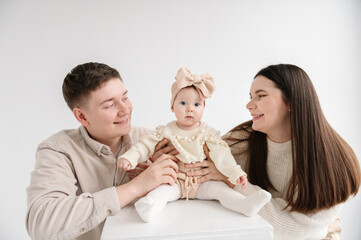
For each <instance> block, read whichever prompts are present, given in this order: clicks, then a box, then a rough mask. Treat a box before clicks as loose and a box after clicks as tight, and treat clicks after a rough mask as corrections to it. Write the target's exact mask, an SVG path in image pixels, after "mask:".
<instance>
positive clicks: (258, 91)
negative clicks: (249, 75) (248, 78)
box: [255, 89, 267, 93]
mask: <svg viewBox="0 0 361 240" xmlns="http://www.w3.org/2000/svg"><path fill="white" fill-rule="evenodd" d="M260 92H267V91H266V90H263V89H259V90H257V91H255V93H260Z"/></svg>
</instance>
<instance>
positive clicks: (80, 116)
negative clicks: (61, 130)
mask: <svg viewBox="0 0 361 240" xmlns="http://www.w3.org/2000/svg"><path fill="white" fill-rule="evenodd" d="M73 114H74V116H75V118H76V120H78V122H79V123H80V124H81V125H83V126H84V127H87V126H89V125H90V123H89V121H88V119H87V118H86V116H85V114H84V110H82V109H80V108H78V107H76V108H74V109H73Z"/></svg>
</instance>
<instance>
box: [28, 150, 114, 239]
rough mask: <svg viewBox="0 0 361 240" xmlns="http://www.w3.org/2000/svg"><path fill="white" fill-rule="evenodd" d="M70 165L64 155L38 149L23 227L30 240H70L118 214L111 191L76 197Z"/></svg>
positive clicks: (72, 171) (112, 189) (74, 181)
mask: <svg viewBox="0 0 361 240" xmlns="http://www.w3.org/2000/svg"><path fill="white" fill-rule="evenodd" d="M77 191H78V183H77V180H76V178H75V173H74V169H73V165H72V162H71V161H70V159H69V158H68V156H67V155H66V154H64V153H61V152H57V151H55V150H52V149H48V148H42V149H38V151H37V154H36V165H35V170H34V171H33V172H32V174H31V182H30V186H29V187H28V188H27V196H28V202H27V205H28V209H27V219H26V227H27V231H28V233H29V235H30V237H31V238H32V239H73V238H76V237H78V236H80V235H82V234H84V233H85V232H87V231H89V230H91V229H93V228H95V227H96V226H98V225H99V224H100V223H101V222H103V221H104V220H105V219H106V217H107V216H108V215H110V214H112V213H115V212H117V211H119V210H120V207H119V201H118V197H117V193H116V190H115V188H114V187H110V188H106V189H104V190H102V191H99V192H95V193H93V194H90V193H83V194H81V195H78V196H77V194H76V193H77Z"/></svg>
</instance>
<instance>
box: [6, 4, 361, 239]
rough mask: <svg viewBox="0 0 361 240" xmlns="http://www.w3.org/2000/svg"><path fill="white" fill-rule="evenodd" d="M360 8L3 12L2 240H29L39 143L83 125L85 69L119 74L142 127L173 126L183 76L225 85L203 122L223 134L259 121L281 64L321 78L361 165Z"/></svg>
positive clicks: (354, 222) (30, 8)
mask: <svg viewBox="0 0 361 240" xmlns="http://www.w3.org/2000/svg"><path fill="white" fill-rule="evenodd" d="M360 42H361V1H357V0H354V1H352V0H339V1H337V0H319V1H305V0H302V1H287V0H283V1H282V0H277V1H267V0H264V1H261V0H253V1H251V0H249V1H242V0H239V1H236V0H228V1H223V0H203V1H200V0H198V1H191V0H186V1H174V0H154V1H140V0H129V1H111V0H108V1H93V0H92V1H89V0H86V1H85V0H84V1H54V0H48V1H25V0H24V1H5V0H1V1H0V80H1V86H0V104H1V105H0V113H1V117H0V130H1V131H0V133H1V140H0V141H1V144H0V147H1V153H2V157H1V164H2V167H1V168H0V171H1V172H0V184H1V188H0V189H1V197H0V213H1V215H0V239H28V236H27V233H26V230H25V212H26V191H25V189H26V187H27V186H28V184H29V180H30V172H31V171H32V169H33V168H34V163H35V159H34V154H35V150H36V147H37V145H38V143H39V142H40V141H42V140H44V139H45V138H46V137H48V136H50V135H51V134H53V133H55V132H57V131H60V130H61V129H65V128H76V127H78V123H77V122H76V120H75V118H74V117H73V115H72V113H71V112H70V110H69V109H68V108H67V106H66V104H65V102H64V100H63V98H62V93H61V85H62V81H63V79H64V77H65V75H66V74H67V73H68V72H69V71H70V70H71V69H72V68H73V67H75V66H76V65H77V64H80V63H84V62H88V61H97V62H104V63H106V64H108V65H110V66H112V67H115V68H116V69H118V70H119V72H120V74H121V75H122V77H123V79H124V81H125V84H126V87H127V88H128V90H129V95H130V98H131V100H132V102H133V105H134V112H133V124H134V125H140V126H144V127H148V128H154V127H156V126H157V125H159V124H164V123H166V122H168V121H170V120H172V119H173V115H172V114H171V112H170V109H169V101H170V86H171V84H172V82H173V80H174V76H175V74H176V72H177V70H178V69H179V68H180V67H182V66H186V67H188V68H189V69H190V70H191V71H193V72H195V73H205V72H210V73H211V74H212V75H213V76H214V78H215V80H216V84H217V90H216V92H215V94H214V96H213V97H212V98H211V99H210V100H209V101H208V102H207V107H206V112H205V115H204V120H205V121H206V122H208V123H209V124H211V125H212V126H214V127H216V128H218V129H219V130H220V131H221V133H225V132H226V131H227V130H229V129H231V128H232V127H234V126H235V125H237V124H239V123H241V122H243V121H246V120H249V119H250V115H249V113H248V111H247V110H246V109H245V105H246V103H247V101H248V92H249V87H250V84H251V82H252V78H253V76H254V75H255V74H256V72H257V71H258V70H260V69H261V68H263V67H265V66H267V65H269V64H277V63H292V64H296V65H298V66H300V67H302V68H303V69H304V70H305V71H306V72H307V73H308V74H309V75H310V77H311V79H312V80H313V83H314V85H315V88H316V91H317V92H318V95H319V98H320V101H321V105H322V108H323V110H324V113H325V115H326V117H327V119H328V120H329V122H330V123H331V125H332V126H333V127H334V128H335V129H336V130H337V131H338V133H339V134H340V135H341V136H343V137H344V138H345V139H346V141H347V142H348V143H349V144H350V145H351V146H352V147H353V149H354V150H355V152H356V155H357V156H358V158H359V160H360V159H361V144H360V142H361V141H360V140H359V136H360V135H361V131H360V130H361V127H360V117H361V108H360V106H359V105H360V103H361V102H360V98H359V95H360V87H361V84H360V74H361V47H360ZM360 212H361V194H359V195H357V196H356V197H355V198H354V199H352V200H350V201H348V202H347V203H346V205H345V207H344V209H343V212H342V214H341V216H340V217H341V221H342V225H343V232H342V235H341V237H342V239H348V240H350V239H361V228H360V227H359V223H360V222H361V214H360Z"/></svg>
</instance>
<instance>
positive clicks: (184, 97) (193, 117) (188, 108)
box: [172, 87, 205, 131]
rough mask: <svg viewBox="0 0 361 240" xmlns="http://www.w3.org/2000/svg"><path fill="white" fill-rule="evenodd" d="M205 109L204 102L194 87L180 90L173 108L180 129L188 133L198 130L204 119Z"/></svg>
mask: <svg viewBox="0 0 361 240" xmlns="http://www.w3.org/2000/svg"><path fill="white" fill-rule="evenodd" d="M204 107H205V104H204V101H203V100H202V99H201V97H200V96H199V93H198V91H197V90H196V89H195V88H194V87H186V88H183V89H182V90H180V91H179V92H178V94H177V96H176V98H175V100H174V104H173V106H172V112H174V114H175V116H176V118H177V125H178V127H179V128H181V129H183V130H188V131H189V130H193V129H195V128H197V127H198V126H199V124H200V121H201V119H202V116H203V110H204Z"/></svg>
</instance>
